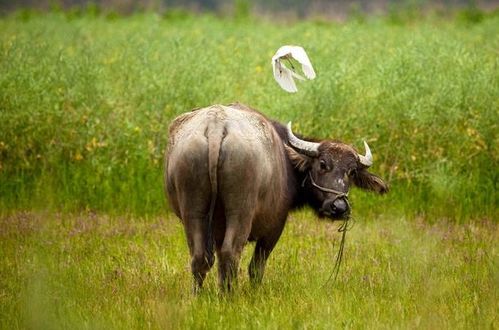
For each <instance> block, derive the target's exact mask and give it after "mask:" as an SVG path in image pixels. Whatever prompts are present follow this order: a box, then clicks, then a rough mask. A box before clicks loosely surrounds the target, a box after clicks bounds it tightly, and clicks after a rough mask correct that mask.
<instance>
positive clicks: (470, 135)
mask: <svg viewBox="0 0 499 330" xmlns="http://www.w3.org/2000/svg"><path fill="white" fill-rule="evenodd" d="M498 26H499V16H497V14H494V13H483V12H480V11H474V10H473V11H469V10H466V11H461V12H456V13H454V14H452V15H450V16H449V15H446V17H445V18H442V17H441V16H439V15H437V14H435V15H432V14H429V15H425V16H419V15H415V16H414V15H412V14H410V12H401V13H393V14H390V15H387V16H383V17H377V18H376V17H365V16H363V15H353V16H352V17H351V19H350V20H348V21H347V22H344V23H334V22H329V21H324V20H321V19H310V20H307V21H300V22H293V23H290V22H281V23H275V22H274V23H270V22H268V21H266V20H263V19H257V18H253V17H250V16H248V15H240V16H237V15H236V16H235V17H220V16H214V15H211V14H203V15H191V14H189V13H187V12H184V11H170V12H166V13H165V14H164V15H160V14H154V13H142V14H135V15H132V16H130V17H121V16H118V15H116V14H112V13H101V12H100V11H99V10H98V8H97V7H92V6H90V7H88V8H87V9H85V10H71V11H67V12H63V11H59V10H57V11H53V12H50V13H43V14H41V13H36V12H33V11H31V10H23V11H18V12H15V13H13V14H11V15H9V16H6V17H3V18H2V19H0V260H1V261H0V328H9V329H10V328H21V327H33V328H74V327H77V328H99V327H102V328H108V327H113V328H130V327H133V328H144V327H151V328H171V327H175V328H177V327H179V326H180V327H184V328H192V327H206V328H220V327H234V326H238V327H239V326H241V327H244V328H261V327H267V328H280V327H287V328H291V327H297V328H302V327H308V328H330V327H332V326H336V327H354V328H358V327H362V328H364V327H379V328H387V327H388V328H393V327H404V328H405V327H424V328H437V327H438V328H441V327H445V328H455V327H458V328H497V327H499V324H498V323H497V322H498V320H497V316H496V314H497V313H496V311H497V309H498V305H497V301H499V300H498V298H499V297H498V288H497V283H498V282H499V281H498V279H499V277H498V276H499V275H498V272H497V270H498V269H499V267H498V253H497V241H498V238H499V235H498V228H497V216H498V213H497V193H496V190H497V180H498V171H497V165H498V156H497V155H498V142H499V141H498V135H497V129H498V127H497V125H498V122H499V118H498V117H499V111H498V109H499V67H498V64H499V63H498V62H499V56H498V55H499V54H498V49H499V33H498V32H499V29H498ZM284 44H298V45H302V46H304V47H305V49H306V50H307V52H308V54H309V56H310V58H311V61H312V63H313V64H314V67H315V69H316V71H317V74H318V76H317V78H316V79H315V80H314V81H311V82H307V83H303V84H300V85H299V87H298V88H299V92H298V93H297V94H294V95H291V94H287V93H285V92H284V91H282V90H281V89H280V88H279V87H278V85H277V84H276V83H275V81H274V80H273V77H272V73H271V72H272V71H271V66H270V58H271V56H272V55H273V53H274V52H275V50H277V48H278V47H280V46H281V45H284ZM236 100H238V101H241V102H243V103H246V104H248V105H251V106H253V107H255V108H257V109H260V110H261V111H262V112H264V113H265V114H267V115H268V116H270V117H272V118H276V119H279V120H281V121H282V122H287V121H288V120H292V121H293V122H294V125H295V130H296V131H298V132H300V133H302V134H304V135H309V136H315V137H320V138H325V137H331V138H340V139H342V140H343V141H345V142H348V143H352V144H353V145H355V146H359V147H360V146H361V145H362V144H361V142H362V140H363V139H366V140H367V141H368V142H369V144H370V145H371V146H372V149H373V153H374V159H375V163H374V166H373V172H375V173H378V174H379V175H381V176H382V177H383V178H385V179H386V180H387V181H388V182H389V183H390V185H391V187H392V191H391V193H390V194H388V195H386V196H385V197H379V196H374V195H370V194H367V193H363V192H361V191H357V190H355V191H354V192H353V196H352V201H353V203H354V205H353V209H354V219H355V223H356V224H355V227H354V228H353V229H352V230H351V231H350V232H349V233H348V234H347V245H346V252H345V253H346V260H345V263H344V264H343V265H342V269H341V271H340V276H339V278H338V282H337V283H336V284H335V285H334V286H333V285H332V283H330V282H329V283H327V284H326V285H325V286H324V284H325V283H326V282H327V278H328V276H329V275H330V273H331V271H332V267H333V265H332V264H333V260H334V257H335V253H336V251H337V247H338V239H339V235H338V234H337V233H335V229H336V227H337V226H336V225H335V224H330V223H324V222H320V221H316V220H312V219H313V218H314V216H313V215H312V214H311V213H310V212H309V211H300V212H297V213H295V214H294V215H293V216H292V217H291V219H290V223H289V225H288V227H287V229H286V231H285V233H284V235H283V237H282V240H281V241H280V242H279V244H278V247H277V248H276V251H275V253H274V254H273V255H272V257H271V260H270V261H269V267H268V272H267V274H266V278H265V281H264V284H263V286H262V287H261V288H258V289H256V290H254V289H252V288H251V287H250V285H249V283H248V282H247V276H245V274H241V275H240V283H239V288H238V289H237V293H236V294H235V295H233V296H227V297H220V296H218V295H217V290H216V283H215V274H214V272H211V273H210V276H209V278H208V282H207V289H206V291H205V292H204V293H203V294H202V295H201V296H200V297H198V298H195V297H192V296H191V295H190V282H191V278H190V275H189V272H188V267H187V265H188V252H187V247H186V243H185V238H184V235H183V232H182V227H181V225H180V224H179V223H178V221H177V220H176V219H174V217H173V216H172V215H171V214H170V213H169V212H168V208H167V206H166V205H167V203H166V200H165V197H164V194H163V188H162V166H163V152H164V147H165V145H166V142H167V141H166V140H167V127H168V123H169V122H170V120H171V119H172V118H174V117H175V116H176V115H178V114H180V113H183V112H185V111H188V110H190V109H192V108H194V107H199V106H205V105H210V104H214V103H222V104H223V103H229V102H233V101H236ZM250 253H251V249H250V248H247V249H246V251H245V255H244V261H243V263H242V264H243V265H244V267H246V265H247V262H248V259H249V255H250Z"/></svg>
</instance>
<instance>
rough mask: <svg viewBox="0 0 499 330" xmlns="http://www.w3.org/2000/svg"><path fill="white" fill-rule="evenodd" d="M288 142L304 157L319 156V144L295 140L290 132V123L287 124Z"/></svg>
mask: <svg viewBox="0 0 499 330" xmlns="http://www.w3.org/2000/svg"><path fill="white" fill-rule="evenodd" d="M288 140H289V143H290V144H291V145H292V146H293V147H295V148H296V149H298V151H300V152H302V153H304V154H305V155H308V156H312V157H315V156H317V155H318V154H319V145H320V143H317V142H309V141H304V140H300V139H299V138H297V137H296V136H295V135H294V134H293V131H292V130H291V122H289V123H288Z"/></svg>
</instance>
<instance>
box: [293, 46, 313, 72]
mask: <svg viewBox="0 0 499 330" xmlns="http://www.w3.org/2000/svg"><path fill="white" fill-rule="evenodd" d="M289 47H290V54H291V56H292V57H293V58H294V59H295V60H297V61H298V62H299V63H300V64H301V68H302V70H303V73H304V74H305V77H307V78H308V79H314V78H315V71H314V68H313V67H312V63H310V59H309V58H308V56H307V53H306V52H305V50H304V49H303V48H302V47H300V46H289Z"/></svg>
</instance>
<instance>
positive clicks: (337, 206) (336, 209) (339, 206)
mask: <svg viewBox="0 0 499 330" xmlns="http://www.w3.org/2000/svg"><path fill="white" fill-rule="evenodd" d="M331 211H332V212H333V214H337V215H342V214H344V213H345V212H347V211H348V204H347V202H346V201H345V199H344V198H337V199H335V200H334V202H332V203H331Z"/></svg>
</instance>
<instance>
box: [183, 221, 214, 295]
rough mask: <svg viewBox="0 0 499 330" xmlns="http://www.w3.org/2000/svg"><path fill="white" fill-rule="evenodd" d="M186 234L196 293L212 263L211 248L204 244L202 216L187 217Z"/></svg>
mask: <svg viewBox="0 0 499 330" xmlns="http://www.w3.org/2000/svg"><path fill="white" fill-rule="evenodd" d="M186 222H187V223H188V225H187V226H186V236H187V239H188V244H189V252H190V254H191V272H192V275H193V277H194V286H193V291H194V293H198V292H199V291H200V290H201V288H202V286H203V282H204V279H205V277H206V274H207V273H208V271H209V270H210V269H211V267H212V266H213V263H214V256H213V250H211V251H210V250H209V249H208V247H207V245H206V228H205V227H206V223H205V220H204V218H196V219H192V218H191V219H189V220H188V221H186Z"/></svg>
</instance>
